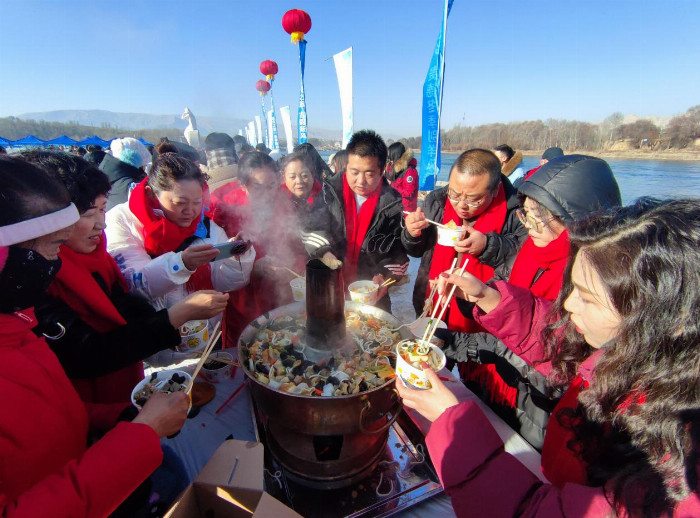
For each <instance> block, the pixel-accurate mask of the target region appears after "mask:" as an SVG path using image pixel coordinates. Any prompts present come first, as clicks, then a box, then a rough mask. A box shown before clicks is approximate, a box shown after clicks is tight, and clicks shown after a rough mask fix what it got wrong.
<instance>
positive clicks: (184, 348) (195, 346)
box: [175, 320, 209, 353]
mask: <svg viewBox="0 0 700 518" xmlns="http://www.w3.org/2000/svg"><path fill="white" fill-rule="evenodd" d="M186 326H188V327H189V328H198V329H199V330H198V331H197V332H195V333H187V330H186V329H184V328H185V327H186ZM200 327H201V329H200ZM179 331H180V337H181V338H182V340H181V342H180V345H179V346H177V347H176V348H175V350H177V351H180V352H183V353H188V352H193V351H200V350H202V349H204V347H205V346H206V345H207V340H209V321H208V320H190V321H189V322H186V323H185V324H184V325H183V326H180V329H179Z"/></svg>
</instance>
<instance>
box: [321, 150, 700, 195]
mask: <svg viewBox="0 0 700 518" xmlns="http://www.w3.org/2000/svg"><path fill="white" fill-rule="evenodd" d="M330 154H331V152H329V151H324V152H321V156H323V158H324V159H326V160H327V159H328V156H329V155H330ZM458 156H459V154H458V153H443V154H442V156H441V160H442V168H441V171H440V174H439V175H438V180H443V181H447V177H448V174H449V171H450V168H451V167H452V164H453V163H454V161H455V160H456V159H457V157H458ZM416 158H417V159H418V161H419V163H420V154H417V155H416ZM606 160H607V162H608V164H610V167H611V169H612V170H613V173H614V174H615V178H617V183H618V184H619V186H620V192H621V193H622V202H623V203H624V204H625V205H627V204H629V203H632V202H633V201H634V200H636V199H637V198H639V197H640V196H656V197H658V198H666V197H679V196H693V197H700V161H698V162H684V161H678V162H674V161H669V160H627V159H617V158H609V159H606ZM539 163H540V159H539V157H536V156H526V157H524V158H523V165H524V167H525V170H530V169H532V168H534V167H537V166H538V165H539Z"/></svg>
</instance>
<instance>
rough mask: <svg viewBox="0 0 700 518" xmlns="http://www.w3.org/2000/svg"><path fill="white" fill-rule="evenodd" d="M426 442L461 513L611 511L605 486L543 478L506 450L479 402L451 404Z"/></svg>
mask: <svg viewBox="0 0 700 518" xmlns="http://www.w3.org/2000/svg"><path fill="white" fill-rule="evenodd" d="M456 438H459V440H455V439H456ZM426 445H427V446H428V451H429V453H430V457H431V459H432V460H433V464H434V465H435V469H436V470H437V472H438V476H439V477H440V482H441V483H442V486H443V487H444V488H445V492H446V493H447V494H448V495H449V496H450V498H451V499H452V506H453V507H454V510H455V513H456V514H457V516H459V517H472V516H473V517H482V516H489V517H494V518H498V517H513V516H523V517H535V516H537V517H547V518H566V517H577V518H587V517H590V518H592V517H599V516H607V515H609V514H610V513H611V507H610V505H609V504H608V501H607V499H606V497H605V494H604V492H603V489H602V488H592V487H585V486H580V485H577V484H567V485H565V486H564V487H563V488H562V489H559V488H556V487H554V486H552V485H550V484H543V483H542V482H541V481H540V480H539V479H538V478H537V477H535V475H533V474H532V473H531V472H530V471H529V470H528V469H527V468H526V467H525V466H523V465H522V464H521V463H520V462H518V461H517V460H516V459H515V457H513V456H512V455H510V454H509V453H506V452H505V450H504V449H503V442H502V441H501V439H500V437H499V436H498V434H497V433H496V431H495V430H494V429H493V427H492V426H491V424H490V423H489V422H488V419H487V418H486V416H484V414H483V412H482V411H481V409H479V407H478V406H477V405H476V403H474V402H470V401H467V402H465V403H461V404H459V405H455V406H453V407H451V408H448V409H447V410H446V411H445V412H444V413H443V414H442V415H441V416H440V417H439V418H438V419H436V420H435V422H434V423H433V424H432V426H431V427H430V432H429V433H428V435H427V437H426Z"/></svg>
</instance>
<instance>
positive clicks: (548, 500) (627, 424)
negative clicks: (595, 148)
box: [398, 199, 700, 517]
mask: <svg viewBox="0 0 700 518" xmlns="http://www.w3.org/2000/svg"><path fill="white" fill-rule="evenodd" d="M570 239H571V253H570V262H569V265H568V266H567V269H566V273H565V277H564V284H563V288H562V291H561V293H560V295H559V297H558V298H557V300H556V301H555V302H554V303H552V302H551V301H548V300H545V299H541V298H536V297H534V296H533V295H532V293H531V292H529V291H528V290H525V289H523V288H519V287H516V286H512V285H509V284H507V283H504V282H503V281H496V282H495V283H493V284H492V285H490V286H489V285H485V284H484V283H482V282H481V281H479V280H478V279H476V278H475V277H473V276H471V275H465V276H464V277H463V278H459V277H458V276H456V275H447V274H446V275H445V276H443V277H441V279H440V291H441V292H444V290H445V289H446V288H447V285H448V284H456V285H457V286H458V288H459V289H458V290H457V294H458V295H459V296H461V297H465V298H468V299H469V300H471V301H473V302H475V303H476V308H475V310H474V316H475V318H476V319H477V320H478V321H479V323H480V324H481V325H482V326H484V328H485V329H487V330H488V331H489V332H491V333H493V334H494V335H496V336H497V337H498V338H500V339H501V340H503V342H504V343H505V344H506V345H507V346H508V347H509V348H511V349H512V350H513V351H514V352H516V353H517V354H518V355H520V356H521V357H523V358H525V359H526V360H527V361H528V362H529V363H530V364H531V366H532V367H533V368H534V369H537V370H538V371H539V372H540V373H542V374H545V375H546V376H547V379H548V383H549V385H550V387H560V388H563V389H564V390H565V393H564V396H563V397H562V398H561V400H560V401H559V403H558V404H557V406H556V408H555V410H554V413H553V415H552V418H551V419H550V420H549V425H548V427H547V435H546V437H545V441H544V447H543V449H542V471H543V473H544V475H545V476H546V477H547V479H548V480H549V481H550V482H551V484H544V485H543V484H542V482H541V481H539V480H538V479H537V478H536V477H535V476H534V475H533V474H532V473H530V472H529V471H528V470H527V469H526V468H525V467H524V466H522V465H521V464H520V463H519V462H518V461H517V460H515V458H513V457H511V456H510V455H509V454H507V453H505V452H504V451H503V443H502V442H501V440H500V439H499V437H498V435H497V434H496V433H495V431H494V430H493V428H492V427H491V426H490V424H489V423H488V421H487V420H486V419H485V417H484V415H483V413H482V412H481V411H480V410H479V408H478V406H477V405H476V404H475V403H474V402H465V403H461V404H457V401H456V399H455V398H454V396H453V395H452V393H451V392H449V390H446V387H445V385H444V384H442V383H441V382H440V380H439V379H438V378H437V377H436V376H435V375H434V373H432V372H430V373H429V375H430V377H431V383H432V385H433V388H432V389H430V390H426V391H416V390H410V389H407V388H404V387H401V386H399V387H398V390H399V392H400V393H401V395H402V396H403V398H404V403H405V404H406V405H407V406H409V407H412V408H417V409H418V410H419V411H420V412H421V413H422V414H424V415H425V416H426V417H428V418H429V419H431V420H433V421H434V422H433V424H432V426H431V429H430V433H429V434H428V436H427V439H426V443H427V445H428V449H429V452H430V456H431V458H432V459H433V461H434V464H435V466H436V467H437V469H438V471H439V474H440V479H441V482H442V484H443V486H444V487H445V489H446V491H447V493H448V494H449V495H450V496H451V498H452V503H453V505H454V507H455V510H456V512H457V514H458V516H514V515H516V514H517V515H523V516H545V517H561V516H577V517H588V516H591V517H592V516H608V515H624V516H644V517H658V516H678V517H681V516H698V515H700V498H698V472H699V468H700V465H699V464H698V448H699V446H700V439H699V437H700V436H699V435H698V429H700V428H699V427H700V414H698V412H697V409H698V408H700V373H699V372H698V368H699V366H700V348H698V343H699V342H700V330H699V329H700V328H699V327H698V319H699V317H700V288H699V287H700V269H698V264H700V202H698V200H676V201H666V202H656V201H653V200H648V199H647V200H640V201H639V202H638V203H637V204H635V205H633V206H631V207H626V208H624V209H618V210H617V211H614V212H610V213H607V214H603V215H599V216H595V217H592V218H590V219H589V220H587V221H585V222H583V223H582V224H579V225H574V226H573V227H572V228H571V229H570Z"/></svg>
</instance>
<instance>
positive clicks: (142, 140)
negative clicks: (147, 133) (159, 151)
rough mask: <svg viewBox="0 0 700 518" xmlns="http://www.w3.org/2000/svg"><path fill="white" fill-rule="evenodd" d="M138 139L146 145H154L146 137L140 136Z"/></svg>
mask: <svg viewBox="0 0 700 518" xmlns="http://www.w3.org/2000/svg"><path fill="white" fill-rule="evenodd" d="M138 141H139V142H141V144H143V145H144V146H152V145H153V144H151V143H150V142H148V141H147V140H146V139H144V138H142V137H139V138H138Z"/></svg>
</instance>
